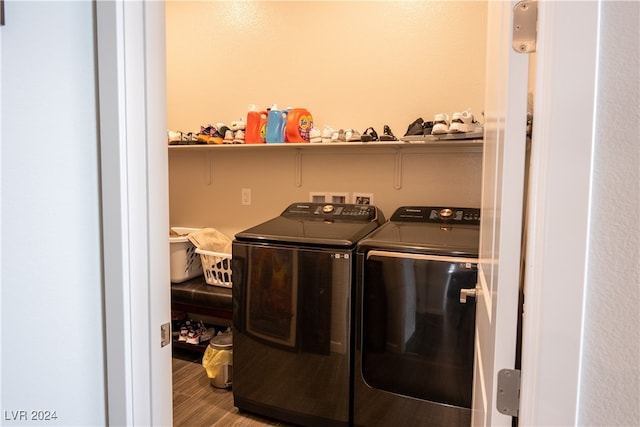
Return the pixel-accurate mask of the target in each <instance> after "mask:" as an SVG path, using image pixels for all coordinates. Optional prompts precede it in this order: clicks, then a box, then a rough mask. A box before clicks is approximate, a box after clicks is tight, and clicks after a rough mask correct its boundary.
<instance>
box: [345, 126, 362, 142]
mask: <svg viewBox="0 0 640 427" xmlns="http://www.w3.org/2000/svg"><path fill="white" fill-rule="evenodd" d="M361 136H362V135H360V132H358V131H357V130H355V129H347V130H346V131H344V140H345V141H346V142H356V141H360V138H361Z"/></svg>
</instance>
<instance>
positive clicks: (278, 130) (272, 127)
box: [266, 104, 288, 144]
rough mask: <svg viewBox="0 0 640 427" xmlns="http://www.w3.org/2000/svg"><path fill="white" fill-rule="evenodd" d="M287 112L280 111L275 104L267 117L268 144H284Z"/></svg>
mask: <svg viewBox="0 0 640 427" xmlns="http://www.w3.org/2000/svg"><path fill="white" fill-rule="evenodd" d="M287 112H288V111H287V110H279V109H278V105H276V104H273V106H271V109H270V110H269V115H268V117H267V133H266V141H267V144H273V143H282V142H284V128H285V125H286V123H287Z"/></svg>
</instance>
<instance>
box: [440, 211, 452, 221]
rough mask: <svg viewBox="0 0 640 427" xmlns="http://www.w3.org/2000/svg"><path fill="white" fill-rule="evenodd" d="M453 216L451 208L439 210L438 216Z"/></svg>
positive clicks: (447, 217)
mask: <svg viewBox="0 0 640 427" xmlns="http://www.w3.org/2000/svg"><path fill="white" fill-rule="evenodd" d="M452 216H453V211H452V210H451V209H441V210H440V218H442V219H449V218H451V217H452Z"/></svg>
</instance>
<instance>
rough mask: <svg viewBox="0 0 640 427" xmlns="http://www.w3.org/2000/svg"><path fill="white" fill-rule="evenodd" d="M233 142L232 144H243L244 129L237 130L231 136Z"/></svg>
mask: <svg viewBox="0 0 640 427" xmlns="http://www.w3.org/2000/svg"><path fill="white" fill-rule="evenodd" d="M233 143H234V144H244V131H243V130H237V131H236V133H235V134H234V136H233Z"/></svg>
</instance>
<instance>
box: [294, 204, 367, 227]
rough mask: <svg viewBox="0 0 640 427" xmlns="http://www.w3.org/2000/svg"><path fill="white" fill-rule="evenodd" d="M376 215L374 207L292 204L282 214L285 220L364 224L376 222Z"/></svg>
mask: <svg viewBox="0 0 640 427" xmlns="http://www.w3.org/2000/svg"><path fill="white" fill-rule="evenodd" d="M378 215H379V212H378V209H377V208H376V207H375V206H372V205H355V204H345V203H336V204H327V203H294V204H292V205H290V206H289V207H288V208H287V209H285V211H284V212H283V213H282V216H283V217H286V218H297V219H306V220H309V219H313V218H319V219H323V220H333V221H340V220H345V221H364V222H369V221H373V220H376V219H378Z"/></svg>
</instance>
